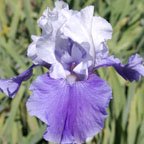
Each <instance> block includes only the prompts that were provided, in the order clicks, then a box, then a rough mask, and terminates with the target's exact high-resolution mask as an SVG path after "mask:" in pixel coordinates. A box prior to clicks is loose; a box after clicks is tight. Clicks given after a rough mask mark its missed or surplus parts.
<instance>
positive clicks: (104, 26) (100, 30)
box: [91, 16, 112, 51]
mask: <svg viewBox="0 0 144 144" xmlns="http://www.w3.org/2000/svg"><path fill="white" fill-rule="evenodd" d="M91 33H92V39H93V42H94V45H95V49H96V51H98V49H99V45H100V43H101V42H105V41H106V40H108V39H111V37H112V26H111V24H110V23H108V22H107V21H106V20H105V19H104V18H102V17H99V16H98V17H97V16H96V17H94V18H93V21H92V29H91Z"/></svg>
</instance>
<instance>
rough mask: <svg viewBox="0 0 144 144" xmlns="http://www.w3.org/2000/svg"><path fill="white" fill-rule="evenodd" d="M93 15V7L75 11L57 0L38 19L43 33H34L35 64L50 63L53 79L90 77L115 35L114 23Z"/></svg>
mask: <svg viewBox="0 0 144 144" xmlns="http://www.w3.org/2000/svg"><path fill="white" fill-rule="evenodd" d="M93 14H94V7H93V6H88V7H86V8H84V9H82V10H81V11H74V10H69V7H68V5H67V4H66V3H65V2H63V1H56V3H55V8H54V9H53V10H50V9H49V8H47V9H46V10H45V11H44V12H43V14H42V16H41V17H40V18H39V20H38V25H39V27H40V28H41V29H42V34H41V36H32V40H33V42H32V43H31V44H30V45H29V47H28V52H27V55H28V57H30V58H31V59H32V61H33V63H34V64H42V63H43V62H44V63H48V64H50V65H51V68H50V76H51V77H52V78H55V79H59V78H65V79H66V78H68V77H70V76H75V75H76V76H78V78H79V79H81V78H82V79H83V78H87V76H88V73H89V72H90V71H91V70H92V69H93V68H94V66H95V63H96V62H97V59H98V60H99V59H100V58H101V57H103V56H104V55H105V54H107V52H108V50H107V47H106V41H107V40H108V39H111V37H112V27H111V25H110V24H109V23H108V22H107V21H106V20H105V19H103V18H101V17H99V16H93Z"/></svg>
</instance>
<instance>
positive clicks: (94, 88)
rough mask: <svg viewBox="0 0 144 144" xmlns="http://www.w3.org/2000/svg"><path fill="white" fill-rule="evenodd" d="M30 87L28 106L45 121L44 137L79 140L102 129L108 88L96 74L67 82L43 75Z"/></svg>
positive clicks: (109, 91) (34, 114) (65, 141)
mask: <svg viewBox="0 0 144 144" xmlns="http://www.w3.org/2000/svg"><path fill="white" fill-rule="evenodd" d="M30 90H31V91H32V96H31V97H30V98H29V100H28V102H27V109H28V111H29V113H30V115H33V116H36V117H38V118H39V119H41V120H42V121H43V122H45V123H46V124H47V130H46V132H45V134H44V138H45V139H46V140H49V141H51V142H55V143H81V142H84V141H85V140H86V139H87V138H88V137H91V136H94V135H95V134H96V133H98V132H100V131H101V130H102V128H103V126H104V120H105V118H106V116H107V112H106V108H107V107H108V104H109V101H110V99H111V88H110V87H109V86H108V85H107V83H106V82H105V81H104V80H102V79H100V78H99V77H98V76H96V75H90V76H89V78H88V79H87V80H85V81H77V82H75V83H73V84H69V83H68V82H67V81H66V80H64V79H59V80H58V79H57V80H56V79H52V78H50V77H49V76H48V75H46V74H45V75H42V76H39V77H38V78H37V80H36V81H35V82H34V83H33V84H32V85H31V88H30Z"/></svg>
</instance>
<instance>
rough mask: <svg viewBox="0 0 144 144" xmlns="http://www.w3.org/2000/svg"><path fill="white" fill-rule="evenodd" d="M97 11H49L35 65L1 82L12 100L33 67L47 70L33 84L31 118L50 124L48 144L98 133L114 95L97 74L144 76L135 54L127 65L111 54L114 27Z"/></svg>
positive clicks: (32, 52)
mask: <svg viewBox="0 0 144 144" xmlns="http://www.w3.org/2000/svg"><path fill="white" fill-rule="evenodd" d="M93 13H94V7H93V6H88V7H86V8H84V9H82V10H81V11H74V10H69V7H68V5H67V4H66V3H64V2H63V1H56V3H55V8H54V9H53V10H50V9H49V8H47V9H46V10H45V11H44V12H43V14H42V16H41V17H40V18H39V20H38V25H39V27H40V28H41V29H42V34H41V35H40V36H32V40H33V42H32V43H31V44H30V46H29V47H28V53H27V55H28V57H29V58H31V59H32V61H33V63H34V65H33V66H31V67H30V68H29V69H28V70H26V71H25V72H23V73H22V74H20V75H19V76H17V77H14V78H11V79H7V80H4V79H0V91H1V92H4V93H5V94H6V95H8V96H9V97H12V98H13V97H14V96H15V94H16V92H17V91H18V89H19V87H20V85H21V83H22V82H23V81H25V80H28V79H29V78H30V77H31V76H32V70H33V68H34V67H35V66H46V67H49V70H48V72H47V73H45V74H43V75H41V76H38V78H37V79H36V80H35V81H34V82H33V83H32V84H31V86H30V90H31V91H32V95H31V96H30V98H29V99H28V101H27V104H26V105H27V109H28V112H29V113H30V115H32V116H36V117H38V118H39V119H40V120H41V121H43V122H44V123H45V124H46V125H47V129H46V132H45V134H44V139H46V140H48V141H51V142H55V143H82V142H84V141H85V140H86V139H87V138H89V137H92V136H94V135H95V134H97V133H98V132H100V131H101V130H102V128H103V126H104V120H105V118H106V116H107V112H106V109H107V107H108V104H109V101H110V99H111V98H112V91H111V88H110V86H109V85H108V84H107V83H106V81H104V80H102V79H101V78H100V77H98V76H97V75H96V74H95V73H94V71H95V70H97V69H98V68H101V67H108V66H112V67H113V68H114V69H115V70H116V71H117V72H118V73H119V74H120V75H121V76H122V77H123V78H125V79H126V80H129V81H134V80H139V79H140V78H141V76H144V66H143V59H142V58H141V57H140V56H139V55H138V54H135V55H133V56H131V57H130V58H129V60H128V63H127V64H122V63H121V61H120V60H119V59H118V58H115V57H114V56H112V55H110V54H109V50H108V47H107V44H106V42H107V40H109V39H111V37H112V27H111V25H110V24H109V23H108V22H107V21H106V20H105V19H103V18H101V17H99V16H93Z"/></svg>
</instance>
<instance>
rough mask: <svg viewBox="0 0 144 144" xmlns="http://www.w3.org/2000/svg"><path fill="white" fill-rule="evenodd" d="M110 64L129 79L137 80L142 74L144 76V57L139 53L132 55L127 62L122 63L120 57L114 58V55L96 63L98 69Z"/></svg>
mask: <svg viewBox="0 0 144 144" xmlns="http://www.w3.org/2000/svg"><path fill="white" fill-rule="evenodd" d="M108 66H113V67H114V68H115V69H116V71H117V72H118V73H119V74H120V75H121V76H122V77H123V78H124V79H126V80H129V81H134V80H136V81H137V80H139V79H140V78H141V76H144V65H143V58H141V57H140V56H139V55H138V54H135V55H132V56H131V57H130V58H129V60H128V63H127V64H122V63H121V61H120V60H119V59H118V58H114V56H109V57H106V58H103V59H101V60H100V61H99V62H98V64H97V65H96V69H98V68H100V67H108Z"/></svg>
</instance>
